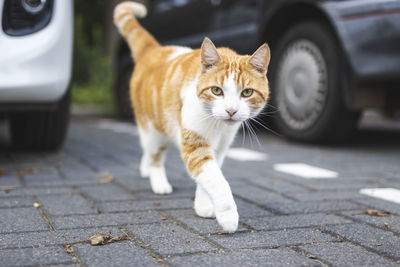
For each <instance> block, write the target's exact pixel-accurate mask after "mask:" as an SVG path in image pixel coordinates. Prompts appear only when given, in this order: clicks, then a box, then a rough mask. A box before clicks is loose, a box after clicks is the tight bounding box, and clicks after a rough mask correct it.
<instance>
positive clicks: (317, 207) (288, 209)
mask: <svg viewBox="0 0 400 267" xmlns="http://www.w3.org/2000/svg"><path fill="white" fill-rule="evenodd" d="M264 206H265V207H267V208H269V209H272V210H275V211H277V212H280V213H282V214H303V213H316V212H326V211H340V210H358V209H360V208H361V207H362V206H360V205H357V204H355V203H350V202H348V201H345V200H330V201H303V202H296V201H282V202H273V203H267V204H265V205H264Z"/></svg>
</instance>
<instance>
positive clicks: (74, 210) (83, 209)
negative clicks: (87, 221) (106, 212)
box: [37, 195, 96, 216]
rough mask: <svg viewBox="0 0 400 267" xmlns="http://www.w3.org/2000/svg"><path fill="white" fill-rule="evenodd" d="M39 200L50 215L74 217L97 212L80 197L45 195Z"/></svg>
mask: <svg viewBox="0 0 400 267" xmlns="http://www.w3.org/2000/svg"><path fill="white" fill-rule="evenodd" d="M37 200H38V201H39V202H40V203H41V204H42V205H43V209H44V210H45V211H46V213H47V214H48V215H63V216H67V215H72V214H82V215H84V214H90V213H96V210H95V209H94V208H93V207H92V206H90V205H89V203H88V202H87V201H86V199H84V198H83V197H81V196H80V195H47V196H46V195H44V196H38V197H37Z"/></svg>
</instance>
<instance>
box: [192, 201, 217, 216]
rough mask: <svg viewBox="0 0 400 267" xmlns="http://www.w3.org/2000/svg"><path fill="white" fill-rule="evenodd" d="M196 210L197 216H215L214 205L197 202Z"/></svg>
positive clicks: (195, 204)
mask: <svg viewBox="0 0 400 267" xmlns="http://www.w3.org/2000/svg"><path fill="white" fill-rule="evenodd" d="M194 210H195V211H196V214H197V216H200V217H203V218H215V212H214V207H213V206H212V205H201V204H198V203H196V202H195V203H194Z"/></svg>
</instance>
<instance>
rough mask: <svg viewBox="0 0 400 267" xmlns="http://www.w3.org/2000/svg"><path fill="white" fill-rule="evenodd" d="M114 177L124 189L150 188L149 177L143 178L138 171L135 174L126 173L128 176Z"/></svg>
mask: <svg viewBox="0 0 400 267" xmlns="http://www.w3.org/2000/svg"><path fill="white" fill-rule="evenodd" d="M114 179H115V180H116V181H117V182H118V183H119V184H121V185H122V186H124V187H125V188H126V189H129V190H130V191H133V192H138V191H142V190H147V191H148V190H151V187H150V181H149V179H145V178H142V177H140V176H139V173H137V174H136V175H132V176H130V175H128V176H125V175H123V176H118V175H117V176H115V177H114Z"/></svg>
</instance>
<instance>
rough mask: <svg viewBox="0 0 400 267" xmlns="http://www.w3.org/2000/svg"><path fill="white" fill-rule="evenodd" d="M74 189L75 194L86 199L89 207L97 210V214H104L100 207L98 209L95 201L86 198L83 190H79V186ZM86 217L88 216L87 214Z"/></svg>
mask: <svg viewBox="0 0 400 267" xmlns="http://www.w3.org/2000/svg"><path fill="white" fill-rule="evenodd" d="M73 189H74V191H75V193H77V194H78V195H80V196H81V197H82V198H84V199H85V200H86V201H87V202H88V203H89V205H90V206H91V207H92V208H94V209H95V210H96V212H97V213H98V214H102V213H103V212H102V211H101V210H100V209H99V207H97V205H96V203H95V202H94V201H93V200H91V199H90V198H89V197H88V196H86V195H85V194H84V193H83V192H82V191H81V190H79V188H78V187H77V186H74V187H73ZM85 215H86V214H85Z"/></svg>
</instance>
